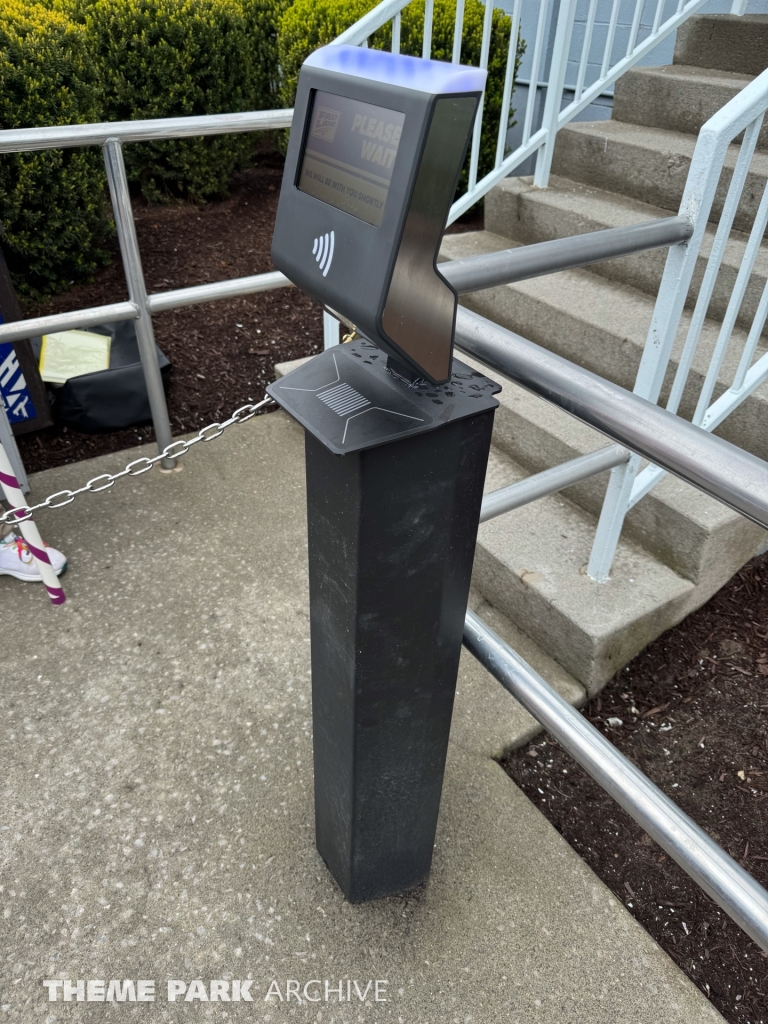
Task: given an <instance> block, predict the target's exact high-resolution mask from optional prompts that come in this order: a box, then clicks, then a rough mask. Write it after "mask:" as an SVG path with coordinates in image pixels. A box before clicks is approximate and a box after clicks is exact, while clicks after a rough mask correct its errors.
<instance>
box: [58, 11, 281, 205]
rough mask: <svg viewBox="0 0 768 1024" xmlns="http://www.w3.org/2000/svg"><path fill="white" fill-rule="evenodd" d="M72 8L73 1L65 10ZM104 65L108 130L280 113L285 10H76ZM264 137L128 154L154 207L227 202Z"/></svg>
mask: <svg viewBox="0 0 768 1024" xmlns="http://www.w3.org/2000/svg"><path fill="white" fill-rule="evenodd" d="M65 2H66V0H65ZM71 2H72V6H71V10H72V12H73V16H75V17H77V18H78V19H79V20H82V22H83V24H84V26H85V28H86V31H87V34H88V38H89V39H90V41H91V47H92V54H93V57H94V60H95V62H96V63H97V64H98V65H99V68H100V73H101V77H102V85H103V91H104V107H103V120H105V121H128V120H137V119H140V118H156V117H187V116H191V115H196V114H218V113H221V112H234V111H240V110H262V109H269V108H271V107H273V106H274V105H275V95H276V82H277V73H278V72H277V38H276V36H277V19H278V16H279V14H280V12H281V10H282V7H283V6H284V3H283V0H96V2H95V3H94V2H91V0H71ZM259 141H260V140H259V137H258V135H257V134H256V133H252V132H251V133H247V134H242V135H220V136H212V137H209V138H197V139H174V140H170V141H168V142H155V143H141V144H140V145H133V146H127V147H126V150H125V155H126V168H127V172H128V177H129V180H131V181H133V182H137V183H138V184H139V185H140V187H141V190H142V192H143V194H144V195H145V196H146V198H147V199H154V200H157V199H161V198H163V197H165V196H168V195H177V196H189V197H191V198H193V199H205V198H208V197H211V196H218V195H222V194H224V193H226V191H227V187H228V184H229V180H230V177H231V175H232V172H233V171H234V170H236V169H237V168H238V167H241V166H244V165H245V164H246V163H247V162H248V160H249V159H250V158H251V157H252V156H253V154H254V152H255V149H256V148H257V147H258V145H259Z"/></svg>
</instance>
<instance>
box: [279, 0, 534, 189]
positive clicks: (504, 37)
mask: <svg viewBox="0 0 768 1024" xmlns="http://www.w3.org/2000/svg"><path fill="white" fill-rule="evenodd" d="M491 2H492V0H491ZM372 7H373V3H372V2H370V0H296V2H295V3H294V4H293V6H292V7H289V8H288V9H287V10H286V11H285V12H284V13H283V15H282V17H281V19H280V31H279V36H278V41H279V52H280V66H281V71H282V76H283V78H282V98H283V104H284V105H285V106H292V105H293V100H294V96H295V94H296V85H297V83H298V78H299V71H300V69H301V65H302V63H303V62H304V60H305V59H306V58H307V57H308V56H309V54H310V53H311V52H312V51H313V50H316V49H317V48H318V47H319V46H324V45H326V44H327V43H330V42H331V41H332V40H333V39H335V38H336V37H337V36H338V35H340V34H341V33H342V32H343V31H344V30H345V29H347V28H349V26H350V25H353V24H354V23H355V22H356V21H358V20H359V19H360V18H362V16H363V15H364V14H367V13H368V11H369V10H371V8H372ZM484 14H485V7H484V6H483V5H482V4H481V3H480V0H466V5H465V8H464V30H463V33H462V44H461V62H462V63H463V64H474V65H477V64H479V63H480V45H481V41H482V35H483V16H484ZM455 17H456V4H455V0H435V5H434V14H433V20H432V58H433V60H447V61H449V60H450V59H451V54H452V52H453V30H454V21H455ZM510 28H511V25H510V19H509V18H508V17H507V15H506V14H504V12H503V11H501V10H498V9H497V10H494V12H493V21H492V29H491V47H490V54H489V59H488V85H487V87H486V95H485V104H484V107H483V134H482V140H481V145H480V160H479V173H478V178H481V177H482V176H483V175H484V174H487V173H488V171H490V170H491V169H492V168H493V165H494V162H495V159H496V140H497V136H498V129H499V118H500V117H501V102H502V94H503V90H504V74H505V71H506V62H507V45H508V42H509V33H510ZM423 35H424V5H423V4H421V3H411V4H409V5H408V6H407V7H405V8H404V9H403V12H402V20H401V28H400V51H401V53H406V54H410V55H411V56H414V57H420V56H421V44H422V39H423ZM391 41H392V31H391V23H388V24H387V25H385V26H384V27H382V28H381V29H379V30H378V31H377V32H376V33H374V35H372V36H371V37H370V39H369V40H368V45H369V46H373V47H375V48H377V49H389V47H390V44H391ZM524 52H525V43H524V42H522V41H521V40H518V47H517V54H516V61H515V74H517V71H518V68H519V66H520V60H521V59H522V55H523V53H524ZM513 114H514V111H513V110H510V117H512V115H513ZM467 175H468V167H465V168H464V171H463V173H462V177H461V181H460V183H459V187H460V189H461V188H463V187H465V186H466V183H467Z"/></svg>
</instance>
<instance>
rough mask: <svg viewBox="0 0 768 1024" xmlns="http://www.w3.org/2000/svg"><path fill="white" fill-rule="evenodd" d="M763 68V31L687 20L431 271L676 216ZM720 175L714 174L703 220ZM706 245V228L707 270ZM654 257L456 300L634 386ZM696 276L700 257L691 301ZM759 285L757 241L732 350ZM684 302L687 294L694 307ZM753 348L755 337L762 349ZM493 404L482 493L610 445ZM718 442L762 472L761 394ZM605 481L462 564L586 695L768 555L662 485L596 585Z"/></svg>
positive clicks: (767, 419)
mask: <svg viewBox="0 0 768 1024" xmlns="http://www.w3.org/2000/svg"><path fill="white" fill-rule="evenodd" d="M766 64H768V16H759V15H755V16H747V17H743V18H737V17H732V16H730V15H721V16H698V17H694V18H692V19H691V20H690V21H689V22H687V23H686V24H685V25H684V26H683V28H682V29H680V31H679V32H678V40H677V45H676V49H675V56H674V64H673V65H671V66H670V67H662V68H638V69H635V70H633V71H631V72H629V73H627V74H626V75H625V76H624V77H623V78H621V79H620V80H619V81H618V82H617V84H616V98H615V105H614V111H613V120H611V121H600V122H595V123H590V122H582V123H577V124H572V125H569V126H568V127H566V128H565V129H563V130H562V131H561V132H560V134H559V136H558V142H557V147H556V150H555V158H554V164H553V176H552V178H551V183H550V187H549V188H548V189H535V188H533V186H532V184H531V181H530V179H526V178H507V179H505V180H504V181H503V182H502V183H501V184H500V185H499V186H498V187H497V188H495V189H494V190H493V191H492V192H491V193H489V195H488V196H487V197H486V206H485V226H486V230H485V231H482V232H473V233H468V234H457V235H448V236H446V238H445V240H444V244H443V249H442V256H443V258H446V259H453V258H457V257H461V256H467V255H471V254H475V253H481V252H488V251H492V250H496V249H502V248H507V247H510V246H514V245H526V244H530V243H533V242H540V241H545V240H548V239H552V238H561V237H563V236H566V235H572V234H577V233H580V232H584V231H594V230H599V229H601V228H609V227H616V226H619V225H624V224H633V223H637V222H640V221H644V220H648V219H651V218H654V217H663V216H669V215H670V213H676V212H677V209H678V206H679V202H680V198H681V195H682V190H683V187H684V184H685V180H686V175H687V173H688V167H689V164H690V159H691V156H692V154H693V150H694V146H695V142H696V133H697V132H698V130H699V128H700V127H701V125H702V124H703V123H704V122H705V121H706V120H707V119H708V118H709V117H710V116H711V115H712V114H713V113H714V112H715V111H716V110H718V109H720V107H722V106H723V104H724V103H726V102H727V101H728V100H729V99H730V98H731V97H732V96H734V95H735V94H736V93H737V92H738V91H740V90H741V89H742V88H743V87H744V86H745V85H746V84H747V83H748V82H749V81H750V80H751V78H752V77H753V76H754V75H756V74H758V73H759V72H760V71H762V70H763V68H764V67H765V65H766ZM759 145H760V149H759V151H758V153H757V154H756V156H755V159H754V161H753V165H752V170H751V178H750V181H749V183H748V185H747V187H746V188H745V190H744V196H743V199H742V203H741V207H740V209H739V213H738V215H737V219H736V225H735V227H736V231H735V232H734V236H733V237H732V239H731V242H730V245H729V248H728V252H727V255H726V259H725V261H724V266H723V270H722V272H721V275H720V281H719V282H718V287H717V290H716V293H715V296H714V298H713V302H712V304H711V306H710V309H709V316H710V317H711V319H710V320H708V322H707V324H706V326H705V329H704V331H703V334H702V342H701V345H700V352H699V355H698V357H697V360H696V362H695V365H694V368H693V371H692V374H691V387H689V390H688V392H687V394H686V396H685V399H684V402H683V406H682V410H681V411H682V413H683V414H684V415H690V413H691V412H692V408H693V403H694V402H695V396H696V395H697V394H698V390H699V386H700V384H701V382H702V380H703V374H704V372H705V371H706V366H707V364H708V358H709V352H710V351H711V348H712V346H713V345H714V342H715V339H716V337H717V332H718V329H719V322H718V321H719V319H720V318H722V316H723V312H724V309H725V305H726V303H727V300H728V297H729V295H730V292H731V288H732V286H733V282H734V279H735V275H736V273H737V271H738V268H739V263H740V260H741V256H742V253H743V250H744V246H745V244H746V237H747V236H746V232H747V231H748V230H749V228H750V226H751V223H752V219H753V218H754V214H755V211H756V209H757V204H758V202H759V199H760V195H761V192H762V188H763V186H764V185H765V181H766V179H767V178H768V128H764V129H763V133H762V136H761V139H760V144H759ZM737 152H738V150H737V147H732V152H731V153H730V154H729V163H728V165H727V166H729V167H731V168H732V167H733V163H734V161H735V158H736V155H737ZM729 177H730V175H729V174H728V173H727V171H726V173H724V175H723V179H724V180H723V182H722V183H721V189H720V192H719V193H718V198H717V200H716V203H715V208H714V210H713V217H714V218H717V217H718V216H719V213H720V210H721V207H722V201H723V196H724V192H725V189H726V188H727V185H728V179H729ZM713 236H714V228H712V229H711V230H710V232H709V236H708V240H707V243H706V245H705V247H704V249H705V252H704V255H705V256H706V255H707V254H708V250H709V246H710V245H711V242H712V238H713ZM665 258H666V251H655V252H647V253H641V254H639V255H637V256H631V257H625V258H623V259H620V260H613V261H611V262H608V263H602V264H598V265H596V266H594V267H592V268H590V269H589V270H577V271H567V272H564V273H560V274H557V275H553V276H550V277H544V278H539V279H536V280H532V281H525V282H520V283H518V284H514V285H505V286H502V287H499V288H494V289H490V290H488V291H484V292H478V293H475V294H474V295H470V296H466V297H465V299H464V300H463V301H464V302H465V304H466V305H467V306H468V307H469V308H471V309H474V310H476V311H477V312H479V313H482V314H483V315H484V316H487V317H489V318H490V319H492V320H494V321H495V322H497V323H500V324H503V325H504V326H506V327H509V328H510V329H512V330H515V331H518V332H519V333H521V334H523V335H524V336H526V337H528V338H531V339H532V340H533V341H536V342H538V343H539V344H541V345H543V346H545V347H546V348H549V349H551V350H552V351H555V352H558V353H560V354H561V355H563V356H565V357H567V358H568V359H571V360H573V361H574V362H577V363H579V364H581V365H583V366H586V367H588V368H589V369H591V370H594V371H595V372H597V373H599V374H601V375H602V376H605V377H607V378H609V379H610V380H613V381H615V382H616V383H618V384H621V385H622V386H624V387H627V388H631V387H632V386H633V384H634V378H635V373H636V370H637V366H638V363H639V360H640V356H641V353H642V350H643V345H644V343H645V336H646V332H647V329H648V324H649V322H650V318H651V314H652V311H653V306H654V301H655V296H656V292H657V289H658V285H659V281H660V279H661V274H662V271H663V267H664V261H665ZM703 266H704V261H703V260H702V261H701V266H700V267H699V271H698V277H697V280H696V281H695V287H698V282H699V280H700V277H701V273H702V272H703ZM766 278H768V244H764V246H763V251H762V252H761V254H760V258H759V260H758V265H757V268H756V274H755V276H754V278H753V281H752V284H751V286H750V290H749V293H748V295H747V298H746V300H745V303H744V308H743V310H742V315H741V319H740V321H739V324H738V326H737V329H736V331H735V332H734V340H733V343H732V345H731V350H732V352H734V353H737V352H739V351H740V348H741V346H740V342H743V340H744V339H745V337H746V330H745V328H746V326H747V325H748V323H749V321H750V320H751V317H752V315H753V314H754V311H755V307H756V304H757V301H758V298H759V295H760V292H761V290H762V287H763V285H764V283H765V280H766ZM693 301H695V294H693V295H692V297H691V305H692V302H693ZM685 326H687V325H686V324H684V325H683V327H684V328H685ZM681 335H682V337H684V333H683V332H682V331H681ZM682 337H681V338H679V339H678V348H677V351H676V352H675V354H674V357H673V360H672V366H671V368H670V374H669V377H668V381H667V385H666V386H667V387H668V386H669V383H670V381H671V376H672V374H673V372H674V369H675V368H676V365H677V363H676V360H677V357H678V353H679V349H680V347H681V345H682ZM766 347H768V338H766V339H765V345H764V347H763V348H762V349H761V352H762V351H765V348H766ZM734 360H735V356H734V357H732V358H731V360H730V362H728V361H726V364H725V366H724V368H723V372H722V380H721V382H720V388H719V390H718V391H716V394H717V393H719V392H720V391H722V390H723V389H724V388H725V387H726V386H727V383H730V379H731V378H730V377H729V374H731V375H732V373H733V369H734V367H735V363H734ZM501 403H502V404H501V407H500V409H499V410H498V413H497V420H496V428H495V433H494V447H493V451H492V458H491V464H490V468H489V473H488V482H487V487H488V489H494V488H496V487H501V486H503V485H505V484H507V483H510V482H512V481H515V480H517V479H521V478H523V477H524V476H527V475H529V474H530V473H533V472H537V471H540V470H542V469H545V468H548V467H550V466H552V465H555V464H556V463H558V462H563V461H565V460H567V459H570V458H574V457H575V456H577V455H581V454H584V453H586V452H589V451H592V450H594V449H595V448H598V447H600V446H601V445H603V444H605V443H606V441H605V439H604V438H603V437H602V436H601V435H599V434H597V433H596V432H595V431H593V430H592V429H591V428H588V427H586V426H584V425H583V424H580V423H579V422H577V421H576V420H574V419H572V418H571V417H569V416H568V415H566V414H565V413H561V412H559V411H557V410H555V409H553V408H552V407H551V406H548V405H546V404H545V403H544V402H542V401H541V400H539V399H537V398H534V397H532V396H530V395H528V394H527V393H525V392H524V391H522V390H521V389H520V388H518V387H516V386H514V385H512V384H511V383H509V382H507V384H506V386H505V388H504V391H503V393H502V396H501ZM720 433H722V435H723V436H725V437H727V438H728V439H729V440H731V441H733V442H734V443H736V444H738V445H741V446H743V447H745V448H747V449H749V450H750V451H752V452H754V453H755V454H757V455H759V456H760V457H762V458H764V459H768V387H763V388H762V389H760V390H759V391H758V392H756V393H755V394H754V395H753V396H752V397H751V398H750V399H749V400H748V401H747V402H745V403H744V405H743V406H742V407H741V409H740V410H738V411H737V412H736V413H734V414H733V415H732V416H731V417H730V419H729V420H727V421H726V423H725V424H724V425H723V427H722V429H721V431H720ZM607 480H608V474H607V473H605V474H602V475H601V476H599V477H595V478H593V479H592V480H589V481H587V482H585V483H582V484H579V485H577V486H575V487H572V488H569V489H568V490H567V491H565V492H563V493H561V494H558V495H554V496H552V497H550V498H547V499H544V500H542V501H539V502H537V503H535V504H533V505H529V506H526V507H524V508H522V509H519V510H517V511H515V512H512V513H507V514H506V515H504V516H501V517H499V518H498V519H495V520H491V521H490V522H488V523H486V524H484V525H483V526H482V527H481V529H480V536H479V541H478V549H477V556H476V562H475V580H474V583H475V586H476V587H477V589H478V590H479V591H480V592H481V593H482V595H483V596H484V597H485V598H486V599H487V600H488V601H490V602H491V603H492V604H493V605H495V606H496V607H497V608H498V609H499V610H500V611H501V612H503V613H504V614H505V615H507V616H508V617H509V618H510V619H511V620H512V621H513V622H514V623H515V624H516V626H517V627H518V628H520V629H522V630H523V631H524V632H525V633H527V634H528V635H529V636H530V637H532V638H533V640H535V641H536V643H537V644H538V645H539V646H540V647H541V648H543V649H544V650H545V651H546V652H547V653H548V654H549V655H550V656H552V657H554V658H555V660H556V661H557V662H559V663H560V665H562V666H563V667H564V668H565V669H566V670H567V671H568V672H570V673H571V674H572V675H573V676H575V677H576V678H577V679H578V680H579V681H580V682H581V683H582V684H583V685H584V686H585V687H586V688H587V690H588V692H590V693H593V692H595V691H596V690H598V689H599V688H600V687H601V686H602V685H603V684H604V683H605V682H607V680H608V679H609V678H611V676H612V675H613V674H614V673H615V672H616V671H617V670H618V669H620V668H621V667H622V666H623V665H624V664H626V662H627V661H629V660H630V659H631V658H632V657H633V656H634V655H635V654H636V653H637V652H638V651H640V650H641V649H642V648H643V647H644V646H645V645H646V644H648V643H650V642H651V641H652V640H653V639H655V638H656V637H657V636H659V635H660V634H661V633H662V632H664V630H666V629H668V628H669V627H671V626H672V625H674V624H675V623H676V622H679V621H680V619H682V618H683V617H684V616H685V615H687V614H688V613H689V612H690V611H692V610H693V609H694V608H697V607H698V606H699V605H701V604H702V603H703V602H704V601H706V600H707V599H708V598H709V597H710V596H711V595H712V594H713V593H714V592H715V591H716V590H718V589H719V588H720V587H721V586H722V585H723V584H724V583H725V582H726V580H727V579H729V577H730V576H731V575H732V574H733V573H734V572H735V571H736V570H737V569H738V568H739V567H740V566H741V565H742V564H743V563H744V562H745V561H746V560H748V559H749V558H750V557H751V556H752V555H753V554H754V553H755V552H756V550H758V549H759V548H760V547H761V546H763V544H764V543H765V540H766V535H765V532H764V531H763V530H761V529H760V528H758V527H755V526H753V525H752V524H750V523H747V522H746V521H745V520H743V519H742V518H741V517H740V516H738V515H737V514H735V513H733V512H731V511H730V510H728V509H726V508H725V507H724V506H722V505H720V504H719V503H717V502H715V501H713V500H711V499H709V498H707V497H705V496H704V495H702V494H700V493H699V492H697V491H695V490H694V489H693V488H691V487H689V486H687V485H685V484H683V483H681V482H679V481H677V480H674V479H669V478H668V479H665V480H664V481H663V482H662V483H661V484H660V485H659V486H657V487H656V488H655V489H654V490H653V491H652V492H651V493H650V494H649V495H648V496H647V497H646V498H644V499H643V500H642V501H641V502H639V503H638V505H637V506H636V507H635V508H634V509H633V510H632V512H631V513H630V515H629V516H628V517H627V521H626V524H625V529H624V533H623V536H622V540H621V542H620V545H619V549H618V552H617V555H616V559H615V562H614V567H613V572H612V578H611V579H610V580H609V581H608V582H607V583H604V584H596V583H594V582H592V581H591V580H590V579H589V578H588V577H587V576H586V575H585V571H584V570H585V567H586V563H587V560H588V558H589V552H590V549H591V545H592V540H593V538H594V532H595V527H596V524H597V517H598V515H599V512H600V508H601V504H602V499H603V495H604V492H605V488H606V485H607Z"/></svg>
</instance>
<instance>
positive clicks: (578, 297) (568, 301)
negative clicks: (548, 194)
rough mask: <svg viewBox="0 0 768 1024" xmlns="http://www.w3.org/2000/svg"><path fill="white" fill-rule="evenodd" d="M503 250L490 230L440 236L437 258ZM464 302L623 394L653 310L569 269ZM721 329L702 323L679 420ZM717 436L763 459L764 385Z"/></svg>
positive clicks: (732, 351)
mask: <svg viewBox="0 0 768 1024" xmlns="http://www.w3.org/2000/svg"><path fill="white" fill-rule="evenodd" d="M508 245H509V240H508V239H505V238H501V237H499V236H497V235H492V234H491V233H490V232H467V233H466V234H461V235H449V236H446V238H445V239H444V240H443V248H442V254H443V256H445V257H446V258H458V257H460V256H465V255H471V254H475V253H479V252H490V251H493V250H496V249H501V248H504V247H506V246H508ZM462 302H463V304H464V305H466V306H467V307H468V308H469V309H474V310H476V311H477V312H478V313H481V314H482V315H483V316H486V317H488V319H489V320H493V321H494V323H499V324H502V325H503V326H504V327H507V328H509V329H510V330H514V331H518V332H519V333H520V334H522V335H523V336H524V337H526V338H530V339H531V340H532V341H535V342H537V344H540V345H543V346H544V347H545V348H548V349H550V350H551V351H553V352H557V353H559V354H560V355H562V356H564V357H565V358H566V359H570V360H572V361H573V362H576V363H578V364H580V365H582V366H585V367H586V368H587V369H590V370H592V371H593V372H595V373H598V374H600V376H602V377H606V378H607V379H608V380H612V381H614V382H615V383H616V384H619V385H621V386H622V387H625V388H628V389H631V388H632V387H633V386H634V381H635V376H636V373H637V367H638V365H639V362H640V357H641V355H642V352H643V348H644V345H645V339H646V335H647V332H648V326H649V324H650V321H651V315H652V312H653V306H654V302H653V299H652V298H651V297H650V296H649V295H646V294H644V293H642V292H640V291H638V290H636V289H634V288H629V287H627V286H626V285H619V284H616V283H615V282H613V281H607V280H605V279H604V278H601V277H599V276H598V275H596V274H592V273H590V272H589V271H586V270H568V271H563V272H561V273H559V274H552V275H550V276H548V277H540V278H535V279H533V280H531V281H519V282H517V283H516V284H509V285H501V286H499V287H497V288H489V289H487V290H485V291H482V292H474V293H472V294H469V295H465V296H463V298H462ZM689 323H690V317H689V315H688V314H687V313H684V314H683V317H682V321H681V328H680V331H679V332H678V337H677V340H676V342H675V347H674V349H673V353H672V359H671V360H670V368H669V371H668V373H667V379H666V381H665V385H664V388H663V390H662V400H665V399H666V395H667V393H668V390H669V386H670V384H671V380H672V377H673V376H674V373H675V371H676V369H677V360H678V357H679V353H680V350H681V349H682V345H683V342H684V340H685V335H686V332H687V330H688V326H689ZM719 329H720V325H719V324H718V323H717V322H716V321H712V320H707V321H705V324H704V327H703V329H702V332H701V339H700V342H699V348H698V351H697V353H696V356H695V357H694V361H693V366H692V369H691V373H690V375H689V380H688V387H687V388H686V391H685V393H684V396H683V401H682V403H681V409H680V411H681V414H682V415H684V416H690V415H691V414H692V413H693V409H694V407H695V403H696V399H697V397H698V394H699V391H700V388H701V385H702V383H703V380H704V375H705V372H706V369H707V367H708V365H709V359H710V356H711V352H712V349H713V347H714V345H715V342H716V339H717V335H718V332H719ZM745 340H746V333H745V332H744V331H743V330H742V329H741V328H735V329H734V332H733V336H732V339H731V345H730V347H729V350H728V352H727V353H726V358H725V360H724V361H723V367H722V370H721V375H720V380H719V382H718V385H717V386H716V388H715V397H717V396H718V395H719V394H721V393H722V392H723V390H725V388H726V387H727V385H728V384H729V383H730V381H731V380H732V379H733V374H734V372H735V368H736V364H737V362H738V357H739V354H740V352H741V349H742V346H743V345H744V343H745ZM765 351H766V347H765V346H758V350H757V354H758V356H759V355H762V354H763V353H764V352H765ZM718 433H719V434H721V435H722V436H723V437H726V438H727V439H728V440H730V441H732V442H733V443H734V444H737V445H739V446H740V447H742V448H746V449H747V450H748V451H752V452H753V453H754V454H755V455H758V456H759V457H760V458H762V459H768V385H763V386H762V387H760V388H758V389H757V391H755V392H754V393H753V394H752V395H751V396H750V397H749V398H748V399H747V400H746V401H745V402H744V403H743V404H742V405H741V406H740V407H739V408H738V409H736V410H735V411H734V412H733V413H732V415H731V416H730V417H729V418H728V419H727V420H726V421H725V423H724V424H723V425H722V427H720V428H719V430H718Z"/></svg>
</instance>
